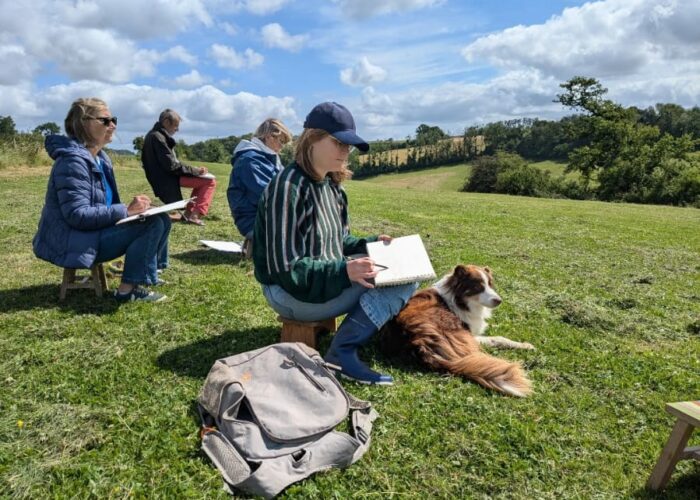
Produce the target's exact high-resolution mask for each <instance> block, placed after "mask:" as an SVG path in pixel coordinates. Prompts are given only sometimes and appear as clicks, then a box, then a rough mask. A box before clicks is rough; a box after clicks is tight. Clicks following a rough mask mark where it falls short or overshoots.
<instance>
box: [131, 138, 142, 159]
mask: <svg viewBox="0 0 700 500" xmlns="http://www.w3.org/2000/svg"><path fill="white" fill-rule="evenodd" d="M143 141H144V137H143V136H142V135H139V136H136V137H134V140H133V141H131V143H132V144H133V145H134V149H135V150H136V153H137V154H139V155H140V154H141V153H142V152H143Z"/></svg>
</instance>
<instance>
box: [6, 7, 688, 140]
mask: <svg viewBox="0 0 700 500" xmlns="http://www.w3.org/2000/svg"><path fill="white" fill-rule="evenodd" d="M698 21H700V0H602V1H595V2H585V1H576V0H491V1H488V0H480V1H477V0H303V1H302V0H151V1H148V0H77V1H76V0H0V116H7V115H9V116H12V118H13V119H14V121H15V123H16V125H17V128H18V129H19V130H31V129H33V128H34V127H35V126H37V125H39V124H42V123H45V122H48V121H53V122H55V123H57V124H59V125H63V120H64V118H65V115H66V113H67V111H68V109H69V107H70V104H71V102H72V101H73V100H74V99H76V98H78V97H91V96H94V97H100V98H102V99H104V100H105V101H106V102H107V103H108V105H109V107H110V110H111V111H112V113H113V114H114V115H115V116H118V117H119V126H118V129H117V135H116V138H115V140H114V142H113V143H112V145H111V146H112V147H114V148H128V149H131V145H132V141H133V139H134V137H136V136H139V135H144V134H145V133H146V132H147V131H148V130H149V129H150V128H151V127H152V126H153V124H154V122H155V121H156V119H157V117H158V115H159V113H160V111H162V110H163V109H165V108H172V109H175V110H176V111H177V112H178V113H179V114H180V115H182V117H183V122H182V123H181V125H180V132H179V134H178V135H177V136H176V138H178V139H184V140H185V141H186V142H187V143H193V142H196V141H200V140H204V139H208V138H212V137H226V136H229V135H241V134H245V133H249V132H253V131H254V130H255V128H256V127H257V125H258V124H259V123H260V122H262V121H263V120H264V119H266V118H269V117H276V118H279V119H281V120H282V121H283V122H284V123H286V124H287V126H288V127H289V128H290V129H291V130H292V132H293V133H299V132H300V131H301V129H302V126H303V121H304V117H305V116H306V114H307V113H308V112H309V111H310V110H311V108H312V107H313V106H314V105H316V104H318V103H320V102H323V101H336V102H339V103H341V104H344V105H345V106H347V107H348V108H349V109H350V110H351V112H352V113H353V115H354V117H355V121H356V123H357V129H358V133H359V134H360V136H362V137H363V138H365V139H367V140H374V139H386V138H394V139H400V138H401V139H402V138H405V137H407V136H409V135H414V134H415V130H416V128H417V127H418V126H419V125H420V124H422V123H425V124H428V125H431V126H433V125H437V126H439V127H441V128H442V129H443V130H445V131H447V132H449V133H451V134H455V135H456V134H460V133H461V132H462V131H463V130H464V128H465V127H468V126H471V125H478V124H484V123H488V122H492V121H498V120H508V119H513V118H523V117H529V118H542V119H557V118H559V117H561V116H563V115H565V114H570V113H571V112H570V111H569V110H566V109H563V108H562V106H561V105H560V104H557V103H554V102H553V100H554V99H555V97H556V94H557V93H559V92H560V91H561V89H560V87H559V84H560V83H563V82H565V81H566V80H568V79H570V78H572V77H573V76H576V75H582V76H590V77H595V78H597V79H598V80H599V81H600V82H601V83H602V84H603V86H604V87H606V88H608V89H609V93H608V96H609V98H611V99H613V100H615V101H616V102H620V103H622V104H624V105H626V106H631V105H635V106H638V107H647V106H653V105H654V104H656V103H659V102H674V103H677V104H680V105H682V106H684V107H692V106H696V105H698V96H700V29H698V26H697V24H698Z"/></svg>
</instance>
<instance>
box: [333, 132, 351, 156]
mask: <svg viewBox="0 0 700 500" xmlns="http://www.w3.org/2000/svg"><path fill="white" fill-rule="evenodd" d="M329 137H330V138H331V139H332V140H333V143H334V144H335V147H337V148H338V149H340V150H341V151H347V152H348V153H352V152H353V151H355V146H351V145H350V144H345V143H344V142H340V141H339V140H338V139H336V138H335V137H333V136H332V135H331V136H329Z"/></svg>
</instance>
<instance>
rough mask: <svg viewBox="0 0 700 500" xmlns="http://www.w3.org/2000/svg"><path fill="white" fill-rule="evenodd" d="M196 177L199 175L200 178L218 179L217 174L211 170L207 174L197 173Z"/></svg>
mask: <svg viewBox="0 0 700 500" xmlns="http://www.w3.org/2000/svg"><path fill="white" fill-rule="evenodd" d="M194 177H199V178H200V179H216V176H215V175H214V174H212V173H210V172H207V173H206V174H201V175H200V174H195V175H194Z"/></svg>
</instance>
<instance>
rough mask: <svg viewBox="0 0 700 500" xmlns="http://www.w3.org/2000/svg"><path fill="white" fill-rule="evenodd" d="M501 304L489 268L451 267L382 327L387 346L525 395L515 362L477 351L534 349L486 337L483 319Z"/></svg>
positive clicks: (525, 380)
mask: <svg viewBox="0 0 700 500" xmlns="http://www.w3.org/2000/svg"><path fill="white" fill-rule="evenodd" d="M501 302H502V300H501V297H500V296H499V295H498V294H497V293H496V291H495V290H494V289H493V277H492V275H491V270H490V269H489V268H488V267H478V266H473V265H469V266H463V265H459V266H457V267H455V268H454V270H453V271H452V273H451V274H448V275H446V276H445V277H444V278H442V279H441V280H440V281H438V282H437V283H435V284H434V285H433V286H432V287H431V288H427V289H425V290H420V291H418V292H416V293H415V294H414V295H413V297H411V299H410V300H409V301H408V303H407V304H406V307H404V308H403V310H402V311H401V312H400V313H399V314H398V316H396V318H394V320H393V321H392V322H391V323H390V324H389V325H387V328H385V330H384V334H385V338H384V339H383V343H384V346H385V347H388V348H390V349H391V350H394V351H396V348H397V347H399V348H401V349H402V350H403V349H405V348H406V347H408V348H409V350H411V351H412V352H413V353H415V354H416V355H417V357H418V358H419V359H420V360H421V361H422V362H423V363H425V364H427V365H428V366H430V367H431V368H435V369H437V370H439V371H447V372H450V373H453V374H455V375H461V376H463V377H466V378H468V379H471V380H474V381H475V382H477V383H478V384H480V385H482V386H484V387H487V388H489V389H493V390H496V391H499V392H502V393H505V394H509V395H511V396H517V397H525V396H527V395H528V394H530V393H531V392H532V384H531V382H530V380H528V378H527V376H526V375H525V373H524V371H523V368H522V366H521V365H520V364H519V363H512V362H510V361H506V360H503V359H499V358H496V357H493V356H490V355H488V354H486V353H484V352H481V350H480V348H479V345H480V344H485V345H488V346H493V347H509V348H513V349H534V346H533V345H532V344H528V343H521V342H513V341H512V340H509V339H507V338H505V337H485V336H482V333H483V332H484V330H485V329H486V327H487V324H486V320H487V319H488V318H489V317H490V316H491V310H492V309H493V308H495V307H498V306H499V305H500V303H501Z"/></svg>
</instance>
